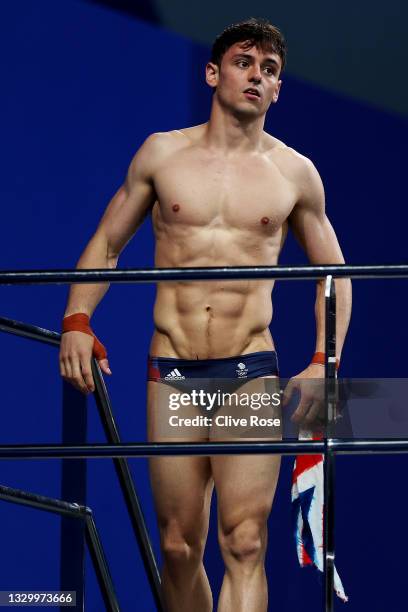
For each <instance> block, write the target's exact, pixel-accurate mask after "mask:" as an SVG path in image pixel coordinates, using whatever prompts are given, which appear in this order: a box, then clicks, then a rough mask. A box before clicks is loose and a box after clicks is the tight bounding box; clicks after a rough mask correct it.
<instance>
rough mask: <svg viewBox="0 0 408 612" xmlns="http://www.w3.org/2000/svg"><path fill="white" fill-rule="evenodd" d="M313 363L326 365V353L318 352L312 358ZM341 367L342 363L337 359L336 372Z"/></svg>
mask: <svg viewBox="0 0 408 612" xmlns="http://www.w3.org/2000/svg"><path fill="white" fill-rule="evenodd" d="M312 363H319V364H320V365H325V364H326V353H320V352H317V353H315V354H314V355H313V357H312ZM339 367H340V362H339V360H338V359H336V370H338V369H339Z"/></svg>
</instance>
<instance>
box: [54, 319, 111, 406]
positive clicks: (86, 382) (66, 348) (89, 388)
mask: <svg viewBox="0 0 408 612" xmlns="http://www.w3.org/2000/svg"><path fill="white" fill-rule="evenodd" d="M93 344H94V339H93V337H92V336H90V335H88V334H85V333H83V332H80V331H70V332H64V333H63V334H62V336H61V347H60V354H59V364H60V373H61V376H62V378H63V379H64V380H66V381H67V382H69V383H71V384H72V385H73V386H74V387H75V388H76V389H78V391H81V393H84V394H85V395H88V394H89V393H93V391H94V390H95V383H94V379H93V376H92V368H91V359H92V349H93ZM98 364H99V367H100V368H101V370H102V371H103V372H104V373H105V374H109V375H110V374H112V372H111V370H110V368H109V362H108V360H107V359H106V358H105V359H101V360H100V361H98Z"/></svg>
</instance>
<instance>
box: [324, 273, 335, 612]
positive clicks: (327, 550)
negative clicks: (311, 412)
mask: <svg viewBox="0 0 408 612" xmlns="http://www.w3.org/2000/svg"><path fill="white" fill-rule="evenodd" d="M325 354H326V358H325V405H326V419H325V423H326V451H325V454H324V462H323V473H324V476H323V478H324V506H323V571H324V606H325V611H326V612H333V606H334V486H335V455H334V452H333V450H332V447H331V445H330V441H331V438H332V437H333V431H334V423H335V416H336V415H335V412H336V289H335V284H334V279H333V277H332V276H331V275H329V276H327V277H326V284H325Z"/></svg>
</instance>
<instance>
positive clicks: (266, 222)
mask: <svg viewBox="0 0 408 612" xmlns="http://www.w3.org/2000/svg"><path fill="white" fill-rule="evenodd" d="M261 223H262V224H263V225H268V223H269V217H262V219H261Z"/></svg>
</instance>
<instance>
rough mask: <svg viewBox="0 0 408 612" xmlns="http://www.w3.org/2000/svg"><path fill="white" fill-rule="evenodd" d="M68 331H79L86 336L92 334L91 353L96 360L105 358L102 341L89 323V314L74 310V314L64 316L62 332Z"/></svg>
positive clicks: (106, 354) (105, 353) (105, 352)
mask: <svg viewBox="0 0 408 612" xmlns="http://www.w3.org/2000/svg"><path fill="white" fill-rule="evenodd" d="M70 331H79V332H82V333H84V334H88V336H92V337H93V339H94V343H93V348H92V353H93V355H94V357H96V359H97V360H98V361H100V360H101V359H106V357H107V356H108V353H107V351H106V348H105V347H104V346H103V344H102V342H100V341H99V340H98V338H97V337H96V336H95V334H94V333H93V331H92V329H91V326H90V324H89V316H88V315H87V314H85V313H83V312H76V313H75V314H72V315H69V316H68V317H64V319H63V320H62V333H65V332H70Z"/></svg>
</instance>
